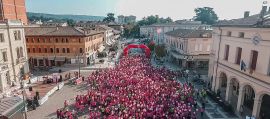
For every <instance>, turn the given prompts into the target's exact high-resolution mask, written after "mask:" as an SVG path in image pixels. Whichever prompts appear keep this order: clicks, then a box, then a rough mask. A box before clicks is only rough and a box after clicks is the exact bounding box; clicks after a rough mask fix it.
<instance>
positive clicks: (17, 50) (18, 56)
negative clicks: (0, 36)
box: [16, 48, 20, 59]
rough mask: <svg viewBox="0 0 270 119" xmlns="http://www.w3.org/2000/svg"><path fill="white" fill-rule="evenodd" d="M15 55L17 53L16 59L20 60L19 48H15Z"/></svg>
mask: <svg viewBox="0 0 270 119" xmlns="http://www.w3.org/2000/svg"><path fill="white" fill-rule="evenodd" d="M16 53H17V59H19V58H20V49H19V48H16Z"/></svg>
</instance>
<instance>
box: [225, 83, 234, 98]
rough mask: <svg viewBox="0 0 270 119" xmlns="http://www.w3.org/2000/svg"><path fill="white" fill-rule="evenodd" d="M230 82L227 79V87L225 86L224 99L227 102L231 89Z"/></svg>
mask: <svg viewBox="0 0 270 119" xmlns="http://www.w3.org/2000/svg"><path fill="white" fill-rule="evenodd" d="M232 88H233V86H232V83H231V82H230V80H229V79H227V87H226V97H225V101H227V102H229V101H230V97H231V95H232V93H231V91H232Z"/></svg>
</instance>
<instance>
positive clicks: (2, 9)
mask: <svg viewBox="0 0 270 119" xmlns="http://www.w3.org/2000/svg"><path fill="white" fill-rule="evenodd" d="M0 5H1V6H0V14H1V15H0V20H6V19H10V20H21V21H22V23H23V24H27V23H28V20H27V16H26V8H25V0H1V2H0Z"/></svg>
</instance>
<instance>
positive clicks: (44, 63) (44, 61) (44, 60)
mask: <svg viewBox="0 0 270 119" xmlns="http://www.w3.org/2000/svg"><path fill="white" fill-rule="evenodd" d="M43 65H44V66H46V59H44V58H43Z"/></svg>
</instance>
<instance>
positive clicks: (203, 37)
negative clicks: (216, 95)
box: [165, 29, 212, 74]
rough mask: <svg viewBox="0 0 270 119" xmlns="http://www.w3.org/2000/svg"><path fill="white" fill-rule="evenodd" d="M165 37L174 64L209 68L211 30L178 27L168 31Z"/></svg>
mask: <svg viewBox="0 0 270 119" xmlns="http://www.w3.org/2000/svg"><path fill="white" fill-rule="evenodd" d="M165 39H166V43H165V44H166V49H167V52H168V53H167V54H168V55H169V58H170V59H171V61H172V62H173V63H174V64H176V65H178V66H179V67H183V68H185V69H196V70H208V63H209V54H210V48H211V45H212V31H211V30H191V29H177V30H174V31H171V32H167V33H166V35H165ZM206 74H207V73H206Z"/></svg>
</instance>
